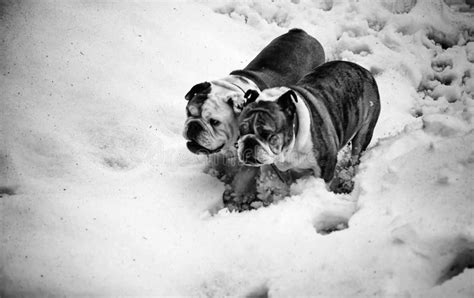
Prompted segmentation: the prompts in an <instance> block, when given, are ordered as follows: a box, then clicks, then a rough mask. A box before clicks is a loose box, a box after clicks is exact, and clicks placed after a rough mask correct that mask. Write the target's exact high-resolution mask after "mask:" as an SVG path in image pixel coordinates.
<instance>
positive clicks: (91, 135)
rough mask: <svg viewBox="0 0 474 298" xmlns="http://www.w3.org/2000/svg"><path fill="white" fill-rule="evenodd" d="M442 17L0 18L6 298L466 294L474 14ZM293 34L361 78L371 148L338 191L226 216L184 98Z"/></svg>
mask: <svg viewBox="0 0 474 298" xmlns="http://www.w3.org/2000/svg"><path fill="white" fill-rule="evenodd" d="M447 2H448V3H450V4H451V6H448V5H446V4H444V3H443V2H441V1H422V0H420V1H412V0H406V1H397V2H395V1H390V0H384V1H380V2H373V1H357V2H352V1H347V2H346V1H334V2H333V1H329V0H328V1H317V2H313V1H309V0H299V1H297V0H295V1H291V2H288V1H279V0H276V1H253V0H246V1H233V0H226V1H218V2H217V1H211V2H207V1H197V2H171V1H169V2H161V1H157V2H127V3H125V2H123V3H121V2H103V3H92V2H81V1H61V2H49V1H41V2H38V1H32V2H7V3H6V4H2V8H1V9H2V12H3V13H2V16H1V17H0V22H1V26H0V28H1V29H0V30H1V51H0V55H1V59H0V63H1V64H0V78H1V79H0V88H1V90H2V93H1V97H0V99H1V101H0V105H1V106H0V138H1V140H2V142H0V196H1V198H0V202H1V204H0V210H1V213H0V216H1V227H2V232H1V234H0V243H1V244H0V245H1V247H0V251H1V266H0V285H1V287H0V294H2V296H3V295H5V296H9V295H27V296H46V295H48V296H50V295H51V296H59V295H88V296H118V295H121V296H122V295H135V296H137V295H140V296H144V295H155V296H164V295H179V296H191V295H192V296H217V297H220V296H224V295H230V296H245V295H271V296H294V295H299V296H333V297H334V296H337V297H341V296H359V297H367V296H369V295H378V296H421V297H445V296H447V295H450V296H456V297H472V296H474V269H472V268H473V267H474V264H473V261H472V258H473V251H474V229H473V226H474V223H473V219H474V214H473V213H474V202H473V200H474V197H473V194H474V187H473V185H472V177H474V149H473V146H472V144H473V143H474V129H473V128H474V125H473V121H474V118H473V115H474V100H473V92H474V64H473V63H474V58H473V57H474V41H473V39H472V38H473V37H472V32H474V25H473V24H474V22H473V18H474V16H473V11H472V9H471V8H469V6H468V5H466V4H463V3H460V2H459V1H447ZM293 27H300V28H303V29H305V30H306V31H307V32H308V33H310V34H312V35H313V36H315V37H316V38H318V40H320V42H321V43H322V44H323V46H324V48H325V51H326V53H327V57H328V59H329V60H333V59H343V60H349V61H353V62H356V63H359V64H361V65H362V66H364V67H366V68H367V69H370V70H371V71H372V72H373V73H374V75H375V78H376V80H377V83H378V85H379V89H380V94H381V101H382V112H381V117H380V120H379V123H378V125H377V127H376V131H375V135H374V139H373V141H372V144H371V146H370V147H369V150H368V151H367V153H366V154H365V155H364V156H363V159H362V162H361V164H360V166H359V168H358V171H357V175H356V177H355V179H356V185H355V190H354V191H353V193H352V194H334V193H331V192H328V191H327V188H326V186H325V185H324V183H323V181H322V180H321V179H315V178H306V179H302V180H300V181H298V182H297V183H296V184H295V185H293V186H292V189H291V196H290V197H287V198H285V199H284V200H281V201H279V202H278V203H276V204H273V205H271V206H269V207H266V208H260V209H258V210H254V211H249V212H242V213H235V212H229V211H228V210H226V209H221V208H222V193H223V191H224V185H223V184H222V183H221V182H220V181H218V180H217V179H216V178H213V177H211V176H210V175H208V174H205V173H204V172H203V169H204V168H205V165H206V158H205V157H202V156H196V155H193V154H191V153H190V152H188V151H187V149H186V146H185V140H184V139H183V137H182V136H181V133H182V129H183V124H184V120H185V113H184V107H185V100H184V98H183V97H184V94H185V93H186V92H187V91H188V90H189V88H190V87H191V86H192V85H194V84H196V83H198V82H201V81H205V80H212V79H215V78H220V77H223V76H224V75H226V74H227V73H229V72H230V71H232V70H234V69H238V68H242V67H244V66H245V65H246V63H247V62H248V61H249V60H250V59H251V58H253V56H254V55H255V54H256V53H257V52H258V51H259V50H260V49H261V48H262V47H263V46H265V45H266V44H267V43H268V42H269V41H270V40H272V39H273V38H275V37H276V36H278V35H279V34H282V33H285V32H286V31H287V30H288V29H289V28H293ZM454 267H456V268H458V269H459V270H457V271H456V270H454V271H453V270H452V268H454ZM455 271H456V272H455ZM458 271H459V272H458ZM453 272H454V273H453Z"/></svg>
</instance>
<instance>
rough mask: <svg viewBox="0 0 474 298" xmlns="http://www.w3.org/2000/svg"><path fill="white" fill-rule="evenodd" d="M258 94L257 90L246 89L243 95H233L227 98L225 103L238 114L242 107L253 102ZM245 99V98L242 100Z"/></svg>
mask: <svg viewBox="0 0 474 298" xmlns="http://www.w3.org/2000/svg"><path fill="white" fill-rule="evenodd" d="M258 96H259V94H258V92H257V91H255V90H251V89H250V90H248V91H247V92H246V93H245V95H244V97H243V98H242V96H233V97H231V98H229V99H228V100H227V104H228V105H230V106H231V107H232V109H234V113H236V114H240V113H241V112H242V110H243V109H244V107H245V106H246V105H248V104H251V103H252V102H254V101H255V100H256V99H257V97H258ZM244 99H245V100H244Z"/></svg>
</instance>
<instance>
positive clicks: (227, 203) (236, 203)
mask: <svg viewBox="0 0 474 298" xmlns="http://www.w3.org/2000/svg"><path fill="white" fill-rule="evenodd" d="M222 201H223V202H224V208H227V209H229V211H238V212H241V211H246V210H250V209H257V208H258V207H257V206H258V204H254V202H255V201H256V197H255V194H253V193H238V192H235V191H234V189H233V188H232V187H231V186H230V185H226V189H225V191H224V193H223V194H222Z"/></svg>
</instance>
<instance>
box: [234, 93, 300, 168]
mask: <svg viewBox="0 0 474 298" xmlns="http://www.w3.org/2000/svg"><path fill="white" fill-rule="evenodd" d="M259 98H261V99H260V100H259V101H258V102H251V101H249V102H248V103H247V106H246V107H245V108H244V109H243V111H242V113H241V115H240V117H239V123H240V125H239V130H240V140H239V144H238V156H239V159H240V160H241V161H242V162H243V163H245V164H246V165H249V166H257V167H258V166H261V165H263V164H272V163H274V162H275V161H278V160H281V158H282V157H283V155H284V154H285V152H287V151H288V150H291V147H292V146H293V144H294V141H295V127H294V125H295V123H296V121H297V119H296V106H295V102H297V97H296V94H295V93H294V92H293V91H292V90H289V89H288V88H278V89H276V88H273V89H267V90H265V91H264V92H263V93H262V94H261V95H260V97H259Z"/></svg>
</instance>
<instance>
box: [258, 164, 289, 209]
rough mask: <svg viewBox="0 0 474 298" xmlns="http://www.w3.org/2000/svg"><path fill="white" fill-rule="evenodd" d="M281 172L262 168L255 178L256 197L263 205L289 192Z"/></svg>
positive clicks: (280, 198)
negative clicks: (258, 175)
mask: <svg viewBox="0 0 474 298" xmlns="http://www.w3.org/2000/svg"><path fill="white" fill-rule="evenodd" d="M279 174H281V173H276V172H275V171H274V170H262V173H261V175H260V177H259V178H258V179H257V198H258V199H259V200H260V201H261V202H262V204H263V205H264V206H268V205H270V204H271V203H273V202H277V201H280V200H282V199H283V198H285V197H286V196H288V195H289V194H290V188H289V186H288V184H287V183H286V182H285V181H283V180H282V176H281V175H279Z"/></svg>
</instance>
